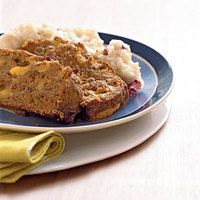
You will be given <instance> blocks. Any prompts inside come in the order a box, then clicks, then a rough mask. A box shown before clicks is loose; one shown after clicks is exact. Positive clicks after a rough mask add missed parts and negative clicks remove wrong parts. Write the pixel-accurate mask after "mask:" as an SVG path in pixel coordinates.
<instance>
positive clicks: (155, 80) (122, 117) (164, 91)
mask: <svg viewBox="0 0 200 200" xmlns="http://www.w3.org/2000/svg"><path fill="white" fill-rule="evenodd" d="M99 34H100V37H101V38H102V39H103V40H104V41H105V43H109V41H110V40H111V39H119V40H122V41H124V42H125V43H127V44H129V45H130V47H131V49H132V50H133V52H134V53H133V61H137V62H139V65H140V66H141V73H142V78H143V80H144V83H145V84H144V87H143V89H141V90H140V91H138V92H137V93H136V95H135V96H133V97H131V98H130V100H129V102H128V103H127V104H126V105H125V106H124V107H123V108H121V109H119V110H118V111H117V112H115V113H114V114H113V115H112V116H110V117H107V118H105V119H103V120H98V121H95V122H77V123H75V124H71V125H67V124H64V123H58V122H55V121H53V120H50V119H46V118H43V117H37V116H26V117H24V116H20V115H17V114H15V113H13V112H11V111H9V110H6V109H3V108H1V109H0V128H3V129H12V130H19V131H31V132H40V131H47V130H52V129H54V130H58V131H60V132H65V133H68V132H83V131H89V130H95V129H102V128H106V127H111V126H114V125H118V124H122V123H125V122H128V121H131V120H133V119H136V118H138V117H140V116H142V115H144V114H146V113H147V112H149V111H150V110H151V109H153V108H154V107H155V106H156V105H158V104H159V103H160V102H162V101H163V100H164V99H165V98H166V97H167V96H168V94H169V93H170V91H171V89H172V85H173V72H172V69H171V67H170V65H169V64H168V62H167V61H166V60H165V58H164V57H163V56H162V55H160V54H159V53H158V52H156V51H155V50H153V49H152V48H150V47H148V46H146V45H144V44H142V43H139V42H136V41H134V40H131V39H128V38H124V37H120V36H116V35H111V34H105V33H99Z"/></svg>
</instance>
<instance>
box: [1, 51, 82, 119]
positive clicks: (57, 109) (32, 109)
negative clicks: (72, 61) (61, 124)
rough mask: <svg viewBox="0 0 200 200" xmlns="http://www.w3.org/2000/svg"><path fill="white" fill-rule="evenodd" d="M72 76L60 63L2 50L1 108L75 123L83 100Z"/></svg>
mask: <svg viewBox="0 0 200 200" xmlns="http://www.w3.org/2000/svg"><path fill="white" fill-rule="evenodd" d="M71 74H72V70H71V68H70V67H65V68H64V67H63V66H62V65H60V64H59V62H58V61H48V60H45V58H43V57H40V56H36V55H33V54H31V53H29V52H27V51H23V50H15V51H13V50H5V49H0V106H1V107H6V108H10V109H13V110H15V111H18V112H25V113H35V114H38V115H41V116H46V117H49V118H55V119H57V120H62V121H65V122H67V123H71V122H73V121H74V118H75V116H76V115H77V113H78V112H79V111H80V102H81V101H82V93H81V90H80V89H79V88H78V86H77V85H76V84H75V83H74V81H73V80H72V79H71Z"/></svg>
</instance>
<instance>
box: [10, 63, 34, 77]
mask: <svg viewBox="0 0 200 200" xmlns="http://www.w3.org/2000/svg"><path fill="white" fill-rule="evenodd" d="M30 68H31V66H29V65H28V66H26V67H20V66H16V67H13V68H12V69H10V73H11V74H12V75H15V76H23V75H24V74H26V73H27V72H29V71H30Z"/></svg>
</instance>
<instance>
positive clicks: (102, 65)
mask: <svg viewBox="0 0 200 200" xmlns="http://www.w3.org/2000/svg"><path fill="white" fill-rule="evenodd" d="M22 49H23V50H27V51H29V52H31V53H33V54H36V55H40V56H49V57H50V58H52V59H54V60H58V61H59V62H60V63H61V64H62V65H63V66H65V67H67V66H70V67H71V68H72V69H73V71H74V73H75V74H76V75H77V76H78V77H79V78H77V77H76V78H74V81H75V82H76V84H78V85H80V87H81V88H82V90H83V93H84V96H83V101H82V102H81V107H82V116H84V117H83V118H84V119H87V120H89V121H93V120H97V119H102V118H105V117H107V116H110V115H112V114H113V112H115V111H116V110H117V109H118V108H119V107H121V106H122V105H124V104H125V103H126V102H127V101H128V89H127V85H126V83H125V82H124V81H123V80H122V79H121V78H120V77H118V76H117V75H116V73H115V71H114V70H113V68H112V67H111V66H110V65H109V64H108V63H106V62H104V61H103V60H101V59H96V58H94V57H93V56H91V55H90V54H88V53H87V51H86V49H85V47H84V45H83V44H81V43H72V42H68V41H63V40H62V39H61V38H59V37H55V38H54V40H47V39H43V40H37V41H33V40H29V41H26V42H25V43H24V44H23V45H22ZM72 78H73V77H72Z"/></svg>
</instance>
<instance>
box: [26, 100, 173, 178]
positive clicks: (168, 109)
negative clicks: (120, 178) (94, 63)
mask: <svg viewBox="0 0 200 200" xmlns="http://www.w3.org/2000/svg"><path fill="white" fill-rule="evenodd" d="M160 106H161V107H162V106H165V107H166V111H165V112H166V113H165V115H164V117H163V118H162V120H161V121H160V122H159V124H158V125H156V127H155V128H154V129H153V130H152V131H150V132H148V133H147V134H146V135H145V136H144V137H142V139H140V140H139V141H138V142H137V143H135V144H134V145H133V146H128V147H126V148H123V150H118V151H114V152H112V153H110V154H106V155H104V156H102V157H101V158H100V157H99V158H98V157H97V158H95V159H90V160H85V161H83V162H81V163H80V162H79V164H76V165H72V166H69V167H66V166H64V165H63V166H62V167H56V169H50V170H49V169H46V170H45V171H44V170H42V169H41V170H39V172H38V171H33V172H32V171H31V172H29V173H28V174H27V175H36V174H45V173H51V172H55V171H62V170H67V169H71V168H74V167H78V166H83V165H86V164H90V163H95V162H99V161H102V160H105V159H109V158H111V157H114V156H117V155H119V154H122V153H125V152H127V151H129V150H131V149H133V148H135V147H137V146H139V145H140V144H142V143H143V142H145V141H146V140H148V139H149V138H151V137H152V136H153V135H155V134H156V133H157V132H158V131H159V130H160V129H161V128H162V127H163V125H164V124H165V123H166V122H167V120H168V118H169V115H170V113H171V110H172V105H171V101H168V100H166V101H164V102H163V103H162V104H161V105H160ZM159 109H162V108H159ZM149 114H150V113H149Z"/></svg>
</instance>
